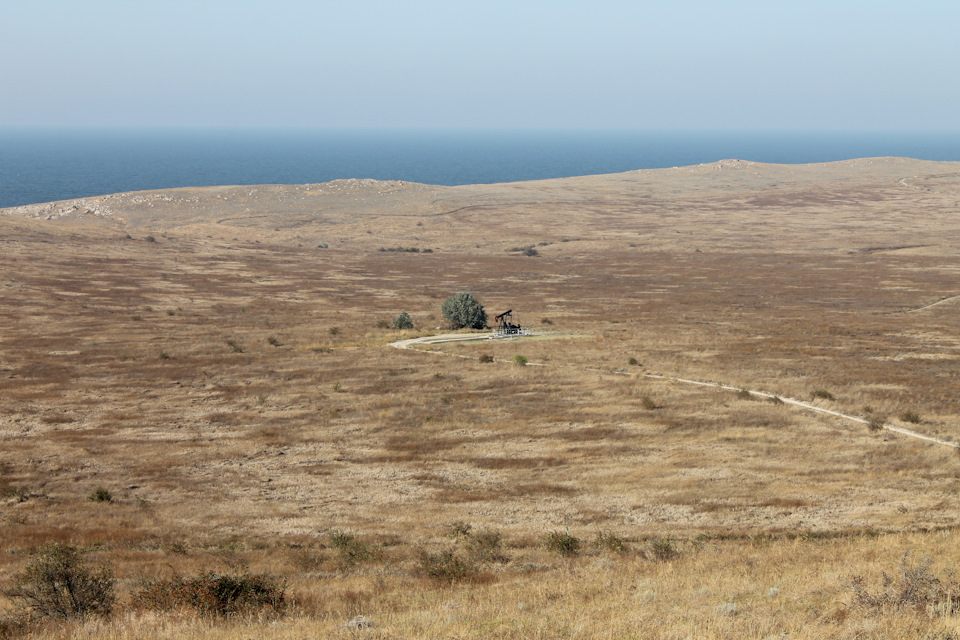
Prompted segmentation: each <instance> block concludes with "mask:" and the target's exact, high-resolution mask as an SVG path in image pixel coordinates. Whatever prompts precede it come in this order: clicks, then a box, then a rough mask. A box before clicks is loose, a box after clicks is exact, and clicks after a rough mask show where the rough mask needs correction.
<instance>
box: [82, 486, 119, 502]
mask: <svg viewBox="0 0 960 640" xmlns="http://www.w3.org/2000/svg"><path fill="white" fill-rule="evenodd" d="M87 500H89V501H90V502H113V495H112V494H111V493H110V491H109V490H108V489H107V488H106V487H97V488H96V489H94V490H93V491H91V492H90V495H89V496H87Z"/></svg>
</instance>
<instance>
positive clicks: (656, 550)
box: [644, 538, 677, 562]
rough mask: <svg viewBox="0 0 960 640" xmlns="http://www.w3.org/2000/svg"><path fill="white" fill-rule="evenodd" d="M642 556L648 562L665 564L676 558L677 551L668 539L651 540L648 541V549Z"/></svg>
mask: <svg viewBox="0 0 960 640" xmlns="http://www.w3.org/2000/svg"><path fill="white" fill-rule="evenodd" d="M644 555H645V556H646V557H647V558H648V559H650V560H656V561H657V562H665V561H667V560H670V559H672V558H674V557H676V555H677V549H676V548H675V547H674V546H673V540H671V539H670V538H653V539H652V540H650V548H649V549H648V550H647V552H646V553H644Z"/></svg>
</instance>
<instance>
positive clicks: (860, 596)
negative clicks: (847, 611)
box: [852, 555, 960, 615]
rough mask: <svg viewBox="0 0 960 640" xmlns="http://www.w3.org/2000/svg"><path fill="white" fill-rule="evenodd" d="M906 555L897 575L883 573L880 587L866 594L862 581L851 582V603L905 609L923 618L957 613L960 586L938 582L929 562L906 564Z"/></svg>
mask: <svg viewBox="0 0 960 640" xmlns="http://www.w3.org/2000/svg"><path fill="white" fill-rule="evenodd" d="M908 560H909V557H908V555H904V557H903V559H902V560H901V561H900V569H899V572H898V573H899V575H896V576H888V575H887V574H886V572H884V574H883V588H882V590H880V591H879V592H878V593H870V592H869V591H868V590H867V589H866V588H865V587H864V585H863V578H862V577H857V578H854V579H853V584H852V587H853V593H854V601H855V602H856V603H857V604H860V605H864V606H867V607H870V608H874V609H886V608H889V607H893V608H896V609H902V608H908V609H913V610H915V611H917V612H919V613H926V614H927V615H938V614H939V615H950V614H954V613H956V612H958V611H960V583H958V582H957V580H956V579H955V578H953V577H950V578H949V579H947V580H946V581H944V580H941V579H940V578H938V577H937V576H936V575H934V574H933V572H932V571H930V565H931V564H932V563H933V561H932V560H931V559H930V558H926V559H924V560H922V561H920V562H919V563H916V564H913V563H910V562H909V561H908Z"/></svg>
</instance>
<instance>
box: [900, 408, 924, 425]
mask: <svg viewBox="0 0 960 640" xmlns="http://www.w3.org/2000/svg"><path fill="white" fill-rule="evenodd" d="M900 419H901V420H903V421H904V422H909V423H910V424H920V414H919V413H917V412H916V411H905V412H903V413H901V414H900Z"/></svg>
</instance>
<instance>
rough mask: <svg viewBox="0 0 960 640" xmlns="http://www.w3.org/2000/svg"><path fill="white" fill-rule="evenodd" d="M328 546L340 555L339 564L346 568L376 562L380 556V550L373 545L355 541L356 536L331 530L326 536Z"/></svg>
mask: <svg viewBox="0 0 960 640" xmlns="http://www.w3.org/2000/svg"><path fill="white" fill-rule="evenodd" d="M328 535H329V536H330V546H332V547H333V548H334V549H336V550H337V553H339V555H340V563H341V564H342V565H344V566H347V567H352V566H354V565H357V564H360V563H362V562H368V561H371V560H376V559H377V558H379V557H380V556H381V552H380V549H378V548H376V547H374V546H373V545H370V544H367V543H365V542H362V541H360V540H357V538H356V536H354V535H353V534H352V533H347V532H346V531H340V530H338V529H333V530H331V531H330V532H329V534H328Z"/></svg>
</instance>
